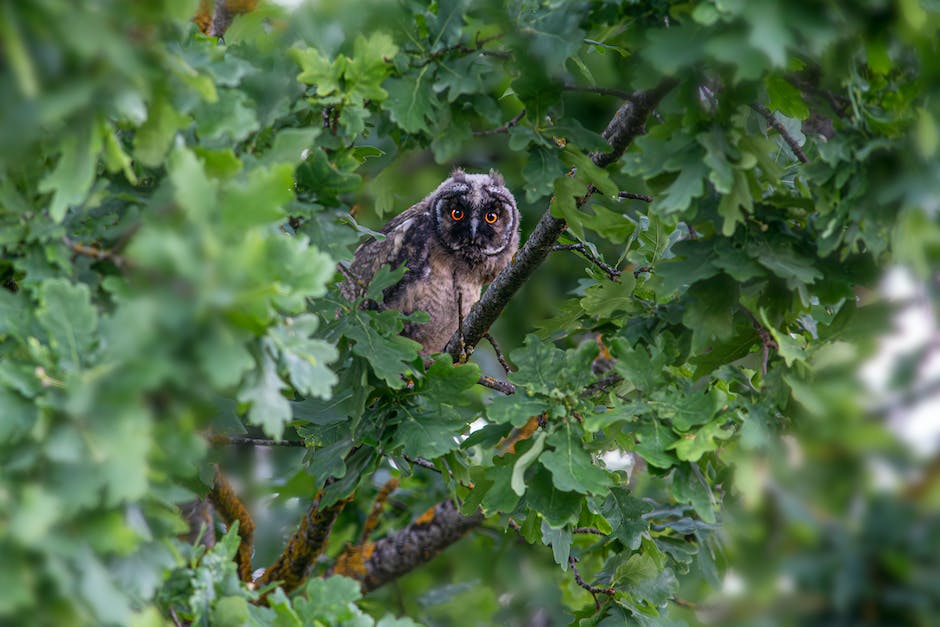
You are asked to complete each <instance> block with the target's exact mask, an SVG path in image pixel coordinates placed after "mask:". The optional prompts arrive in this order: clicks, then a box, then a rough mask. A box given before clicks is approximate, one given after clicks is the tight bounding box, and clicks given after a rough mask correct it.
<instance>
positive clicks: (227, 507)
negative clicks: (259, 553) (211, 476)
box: [209, 466, 255, 581]
mask: <svg viewBox="0 0 940 627" xmlns="http://www.w3.org/2000/svg"><path fill="white" fill-rule="evenodd" d="M209 501H210V502H211V503H212V505H213V507H215V510H216V511H217V512H219V515H220V516H222V520H224V521H225V524H226V525H228V526H229V527H231V526H232V525H233V524H234V523H235V521H238V537H239V539H240V541H239V543H238V551H237V552H236V553H235V563H236V564H237V565H238V576H239V578H241V580H242V581H251V554H252V553H253V552H254V548H253V542H254V534H255V523H254V521H253V520H252V519H251V514H249V513H248V510H247V509H246V508H245V505H244V504H243V503H242V502H241V499H239V498H238V495H236V494H235V490H233V489H232V485H231V484H230V483H229V482H228V479H226V478H225V475H223V474H222V471H221V470H219V467H218V466H216V467H215V481H214V482H213V484H212V489H211V490H210V491H209Z"/></svg>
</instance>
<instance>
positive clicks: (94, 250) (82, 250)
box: [62, 235, 127, 268]
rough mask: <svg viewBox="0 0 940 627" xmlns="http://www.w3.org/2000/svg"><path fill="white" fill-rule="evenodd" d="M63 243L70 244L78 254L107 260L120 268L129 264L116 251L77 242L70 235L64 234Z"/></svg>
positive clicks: (70, 248)
mask: <svg viewBox="0 0 940 627" xmlns="http://www.w3.org/2000/svg"><path fill="white" fill-rule="evenodd" d="M62 243H63V244H65V245H66V246H68V248H69V250H71V251H72V252H73V253H75V254H76V255H83V256H85V257H91V258H92V259H97V260H98V261H105V260H107V261H110V262H111V263H113V264H114V265H115V266H117V267H118V268H123V267H125V266H126V265H127V260H126V259H124V257H122V256H120V255H118V254H117V253H115V252H114V251H111V250H105V249H103V248H98V247H97V246H88V245H86V244H82V243H81V242H76V241H74V240H72V239H70V238H69V236H68V235H63V236H62Z"/></svg>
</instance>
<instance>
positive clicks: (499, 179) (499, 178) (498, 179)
mask: <svg viewBox="0 0 940 627" xmlns="http://www.w3.org/2000/svg"><path fill="white" fill-rule="evenodd" d="M490 178H491V179H493V183H495V184H496V185H500V186H502V187H506V181H504V180H503V175H502V174H500V173H499V172H497V171H496V170H494V169H492V168H490Z"/></svg>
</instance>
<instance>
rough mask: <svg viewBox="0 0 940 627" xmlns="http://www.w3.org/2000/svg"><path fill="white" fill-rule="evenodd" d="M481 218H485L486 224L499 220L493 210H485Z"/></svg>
mask: <svg viewBox="0 0 940 627" xmlns="http://www.w3.org/2000/svg"><path fill="white" fill-rule="evenodd" d="M483 219H484V220H486V223H487V224H496V221H497V220H499V214H498V213H496V212H495V211H487V212H486V215H485V216H483Z"/></svg>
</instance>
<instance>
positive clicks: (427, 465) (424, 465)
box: [403, 455, 443, 474]
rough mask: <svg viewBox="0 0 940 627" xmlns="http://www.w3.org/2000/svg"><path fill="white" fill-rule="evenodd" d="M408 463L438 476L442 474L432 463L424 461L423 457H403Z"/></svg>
mask: <svg viewBox="0 0 940 627" xmlns="http://www.w3.org/2000/svg"><path fill="white" fill-rule="evenodd" d="M403 457H404V458H405V459H406V460H407V461H408V462H410V463H411V464H414V465H415V466H421V467H422V468H424V469H426V470H431V471H433V472H436V473H438V474H443V473H442V472H441V469H440V468H438V467H437V466H435V465H434V463H433V462H431V461H428V460H426V459H424V458H423V457H409V456H408V455H404V456H403Z"/></svg>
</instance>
